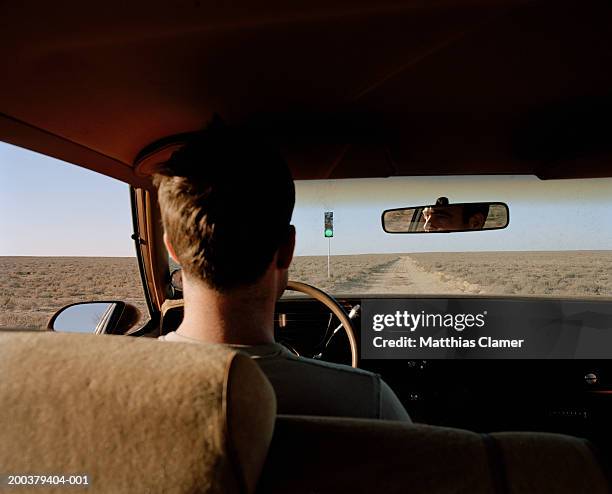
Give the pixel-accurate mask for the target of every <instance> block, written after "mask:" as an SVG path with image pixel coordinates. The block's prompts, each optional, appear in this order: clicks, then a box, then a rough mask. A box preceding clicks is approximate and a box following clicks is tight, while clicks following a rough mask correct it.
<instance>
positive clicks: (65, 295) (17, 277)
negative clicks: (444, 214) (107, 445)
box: [0, 251, 612, 328]
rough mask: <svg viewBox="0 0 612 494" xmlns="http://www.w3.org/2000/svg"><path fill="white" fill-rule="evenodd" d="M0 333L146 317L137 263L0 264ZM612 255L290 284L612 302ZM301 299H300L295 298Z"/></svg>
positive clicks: (418, 259) (347, 266)
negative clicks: (79, 317)
mask: <svg viewBox="0 0 612 494" xmlns="http://www.w3.org/2000/svg"><path fill="white" fill-rule="evenodd" d="M0 269H1V272H2V274H3V277H2V282H1V284H0V328H7V327H18V328H42V327H45V326H46V324H47V321H48V320H49V318H50V317H51V316H52V315H53V313H54V312H55V311H56V310H58V309H59V308H61V307H63V306H64V305H67V304H70V303H74V302H80V301H83V302H84V301H92V300H123V301H126V302H130V303H132V304H135V305H136V306H137V307H139V308H140V310H141V311H142V312H143V314H146V310H145V302H144V296H143V292H142V287H141V285H140V276H139V273H138V266H137V263H136V259H134V258H92V257H0ZM610 273H612V251H576V252H482V253H427V254H411V253H409V254H380V255H377V254H371V255H370V254H367V255H355V256H333V257H332V262H331V274H332V276H331V277H330V278H328V277H327V257H326V256H310V257H308V256H304V257H296V258H295V260H294V264H293V265H292V267H291V270H290V278H291V279H294V280H297V281H303V282H306V283H310V284H312V285H315V286H318V287H319V288H322V289H323V290H327V291H329V292H331V293H335V294H362V293H380V294H398V295H401V294H434V295H435V294H466V295H470V294H481V295H524V296H534V295H537V296H541V295H544V296H554V297H574V296H586V297H612V276H611V275H610ZM291 293H293V294H295V292H291Z"/></svg>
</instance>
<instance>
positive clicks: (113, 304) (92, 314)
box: [47, 301, 140, 334]
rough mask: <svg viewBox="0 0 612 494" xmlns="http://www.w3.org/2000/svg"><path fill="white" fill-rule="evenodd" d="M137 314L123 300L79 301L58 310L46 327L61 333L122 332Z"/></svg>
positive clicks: (128, 327) (135, 310) (134, 320)
mask: <svg viewBox="0 0 612 494" xmlns="http://www.w3.org/2000/svg"><path fill="white" fill-rule="evenodd" d="M139 316H140V313H139V311H138V309H137V308H136V307H134V306H133V305H130V304H126V303H125V302H120V301H110V302H81V303H77V304H71V305H67V306H66V307H63V308H62V309H60V310H58V311H57V312H56V313H55V314H54V315H53V317H51V319H50V321H49V324H48V325H47V329H50V330H52V331H58V332H62V333H95V334H123V333H125V332H126V331H127V330H128V329H130V328H131V327H132V326H133V325H134V324H135V323H136V322H137V321H138V319H139Z"/></svg>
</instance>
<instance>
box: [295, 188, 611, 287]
mask: <svg viewBox="0 0 612 494" xmlns="http://www.w3.org/2000/svg"><path fill="white" fill-rule="evenodd" d="M296 195H297V198H296V208H295V211H294V214H293V224H294V225H295V226H296V229H297V244H296V252H295V254H296V256H295V258H294V261H293V265H292V268H291V270H290V274H289V277H290V279H292V280H295V281H302V282H305V283H309V284H312V285H315V286H317V287H319V288H322V289H323V290H326V291H328V292H330V293H333V294H336V295H352V294H355V295H356V294H388V295H423V294H431V295H438V294H445V295H446V294H455V295H516V296H554V297H589V298H594V297H598V298H599V297H612V279H611V277H610V275H609V273H610V272H611V271H612V250H610V246H612V179H609V178H606V179H580V180H551V181H543V180H539V179H538V178H537V177H532V176H487V177H483V176H462V177H405V178H404V177H403V178H388V179H356V180H325V181H298V182H296ZM440 196H444V197H447V198H449V200H450V201H451V203H463V202H479V201H500V202H504V203H506V204H507V205H508V208H509V216H510V222H509V225H508V227H507V228H504V229H500V230H492V231H468V232H453V233H440V234H436V235H402V234H389V233H386V232H385V231H383V228H382V226H381V214H382V212H383V211H384V210H386V209H393V208H401V207H414V206H420V205H426V204H434V203H435V202H436V199H437V198H438V197H440ZM326 213H328V214H327V217H326ZM329 213H333V218H332V217H331V216H330V215H329ZM326 220H327V221H326ZM330 220H331V223H330ZM330 230H331V231H330ZM328 253H329V257H328ZM291 295H294V293H293V292H289V293H287V294H286V296H291Z"/></svg>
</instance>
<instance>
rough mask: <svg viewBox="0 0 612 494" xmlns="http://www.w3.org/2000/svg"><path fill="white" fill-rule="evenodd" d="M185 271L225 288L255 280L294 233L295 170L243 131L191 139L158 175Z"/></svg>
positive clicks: (218, 129) (215, 128) (223, 129)
mask: <svg viewBox="0 0 612 494" xmlns="http://www.w3.org/2000/svg"><path fill="white" fill-rule="evenodd" d="M153 180H154V183H155V185H156V186H157V188H158V197H159V204H160V208H161V213H162V219H163V224H164V229H165V231H166V235H167V236H168V239H169V241H170V243H171V244H172V246H173V248H174V250H175V253H176V256H177V258H178V261H179V262H180V264H181V266H182V268H183V269H184V270H185V272H187V273H188V274H190V275H193V276H195V277H197V278H198V279H200V280H202V281H204V282H205V283H206V284H207V285H208V286H210V287H212V288H214V289H216V290H219V291H224V290H228V289H231V288H235V287H237V286H241V285H249V284H252V283H254V282H256V281H257V280H258V279H259V278H260V277H261V276H262V275H263V274H264V272H265V271H266V269H267V268H268V266H269V265H270V262H271V261H272V258H273V256H274V254H275V252H276V251H277V250H278V248H279V246H280V245H281V244H282V242H284V241H286V240H287V238H288V235H289V232H290V226H289V225H290V222H291V215H292V213H293V207H294V204H295V186H294V183H293V178H292V176H291V172H290V171H289V168H288V167H287V164H286V163H285V161H284V160H283V159H282V158H281V156H280V154H278V153H277V152H276V151H274V150H273V149H272V148H271V147H269V146H265V145H264V144H263V143H262V140H261V139H259V138H257V137H256V136H254V135H253V134H251V133H249V132H248V131H246V130H245V129H239V128H233V127H229V126H225V125H223V124H220V123H218V122H216V123H213V124H211V125H210V126H209V127H208V128H207V129H205V130H204V131H202V132H198V133H197V134H194V135H193V136H191V137H190V138H189V140H188V142H187V143H186V144H185V145H184V146H183V147H182V148H180V149H179V150H178V151H176V152H175V153H173V155H172V157H171V158H170V159H169V160H168V161H167V162H166V163H165V164H164V165H163V166H162V167H161V168H160V169H159V170H158V171H157V173H156V174H155V175H154V177H153Z"/></svg>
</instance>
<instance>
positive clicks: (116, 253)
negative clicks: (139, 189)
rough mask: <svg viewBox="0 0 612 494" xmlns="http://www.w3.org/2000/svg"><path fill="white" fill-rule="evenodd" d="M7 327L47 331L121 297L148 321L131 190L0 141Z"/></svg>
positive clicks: (0, 303)
mask: <svg viewBox="0 0 612 494" xmlns="http://www.w3.org/2000/svg"><path fill="white" fill-rule="evenodd" d="M0 232H1V233H0V272H1V273H2V278H1V279H0V329H7V328H14V329H44V328H46V326H47V322H48V321H49V319H50V317H51V316H52V315H53V314H54V313H55V312H56V311H57V310H59V309H60V308H62V307H64V306H65V305H68V304H72V303H76V302H89V301H97V300H99V301H103V300H121V301H124V302H128V303H131V304H132V305H135V306H136V307H137V308H138V310H139V312H140V319H139V322H138V324H139V325H142V324H144V323H145V322H146V321H147V320H148V318H149V315H148V310H147V306H146V302H145V298H144V292H143V287H142V283H141V281H140V274H139V271H138V264H137V260H136V253H135V249H134V242H133V241H132V240H131V238H130V236H131V233H132V223H131V212H130V201H129V188H128V185H127V184H125V183H122V182H120V181H117V180H115V179H112V178H109V177H106V176H104V175H100V174H98V173H95V172H92V171H90V170H86V169H84V168H81V167H78V166H75V165H72V164H68V163H64V162H62V161H59V160H56V159H53V158H49V157H47V156H43V155H40V154H37V153H34V152H31V151H27V150H24V149H20V148H17V147H14V146H11V145H8V144H4V143H0Z"/></svg>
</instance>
